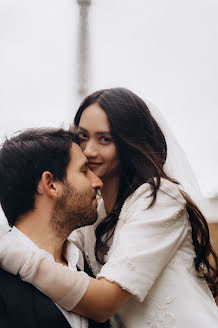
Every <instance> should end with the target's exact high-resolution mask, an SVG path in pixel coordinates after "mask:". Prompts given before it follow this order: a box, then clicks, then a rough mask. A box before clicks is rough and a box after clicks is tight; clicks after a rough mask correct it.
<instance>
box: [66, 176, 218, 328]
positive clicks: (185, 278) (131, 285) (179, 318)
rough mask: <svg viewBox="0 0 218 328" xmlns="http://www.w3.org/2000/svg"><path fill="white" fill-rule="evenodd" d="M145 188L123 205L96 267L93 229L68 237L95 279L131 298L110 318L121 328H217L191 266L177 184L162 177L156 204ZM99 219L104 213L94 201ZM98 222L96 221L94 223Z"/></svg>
mask: <svg viewBox="0 0 218 328" xmlns="http://www.w3.org/2000/svg"><path fill="white" fill-rule="evenodd" d="M150 193H151V188H150V185H149V184H147V183H146V184H143V185H142V186H140V187H139V188H138V189H137V190H136V191H135V192H134V193H133V194H132V195H131V196H129V198H128V199H127V200H126V202H125V203H124V205H123V208H122V210H121V213H120V218H119V221H118V223H117V226H116V229H115V233H114V236H113V241H112V242H111V247H110V250H109V252H108V254H107V256H106V258H105V260H106V263H105V264H104V265H103V266H101V265H99V264H98V263H97V262H96V259H95V255H94V246H95V227H96V224H95V225H94V226H87V227H83V228H80V229H77V230H76V231H74V232H73V233H72V234H71V235H70V237H69V238H70V239H71V240H72V241H73V242H74V243H75V244H76V245H77V246H78V247H79V248H80V249H81V251H82V252H83V254H84V256H85V257H86V259H87V261H88V263H89V265H90V267H91V269H92V270H93V272H94V274H96V275H97V277H98V278H100V277H105V278H106V279H107V280H110V281H113V282H116V283H117V284H119V285H120V286H121V287H122V288H124V289H126V290H128V291H129V292H130V293H131V294H132V295H133V296H132V297H131V298H130V299H129V301H128V302H127V303H126V304H125V305H124V306H123V307H122V308H121V309H120V311H119V312H118V313H117V315H116V316H115V320H116V322H117V326H119V327H126V328H136V327H137V328H217V327H218V309H217V307H216V304H215V301H214V299H213V296H212V294H211V292H210V290H209V288H208V285H207V283H206V281H205V280H204V279H203V278H199V277H197V272H196V270H195V267H194V258H195V256H196V255H195V251H194V247H193V243H192V229H191V225H190V222H189V220H188V214H187V211H186V208H185V200H184V198H183V196H182V195H181V193H180V192H179V189H178V187H177V185H175V184H173V183H171V182H169V181H167V180H164V179H162V182H161V186H160V190H159V191H158V192H157V200H156V202H155V204H154V205H153V206H152V207H151V208H149V209H147V207H148V205H149V204H150V201H151V197H149V195H150ZM98 213H99V220H101V219H102V218H103V217H104V216H105V215H106V213H105V209H104V204H103V201H102V200H99V207H98ZM99 220H98V221H99Z"/></svg>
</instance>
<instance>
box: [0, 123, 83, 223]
mask: <svg viewBox="0 0 218 328" xmlns="http://www.w3.org/2000/svg"><path fill="white" fill-rule="evenodd" d="M72 142H75V143H77V144H79V140H78V138H77V136H76V135H75V134H74V133H73V132H71V131H68V130H64V129H60V128H58V129H53V128H42V129H27V130H25V131H23V132H21V133H19V134H17V135H15V136H13V137H12V138H10V139H6V140H5V141H4V143H3V144H2V145H1V148H0V202H1V206H2V209H3V211H4V213H5V215H6V217H7V220H8V223H9V225H10V226H13V225H14V223H15V221H16V219H17V218H18V217H19V216H20V215H23V214H25V213H26V212H28V211H29V210H32V209H33V208H34V202H35V195H36V194H37V186H38V182H39V181H40V179H41V176H42V173H43V172H44V171H49V172H51V173H52V174H53V177H54V179H55V180H59V181H63V180H64V178H65V176H66V168H67V165H68V163H69V161H70V149H71V146H72Z"/></svg>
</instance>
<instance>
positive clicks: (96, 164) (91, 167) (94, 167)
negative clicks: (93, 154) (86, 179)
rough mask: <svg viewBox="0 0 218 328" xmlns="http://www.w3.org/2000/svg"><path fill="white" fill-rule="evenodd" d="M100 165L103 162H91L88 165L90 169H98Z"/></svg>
mask: <svg viewBox="0 0 218 328" xmlns="http://www.w3.org/2000/svg"><path fill="white" fill-rule="evenodd" d="M100 165H102V163H95V162H89V164H88V167H89V168H90V169H96V168H97V167H99V166H100Z"/></svg>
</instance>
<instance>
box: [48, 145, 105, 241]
mask: <svg viewBox="0 0 218 328" xmlns="http://www.w3.org/2000/svg"><path fill="white" fill-rule="evenodd" d="M102 185H103V183H102V181H101V180H100V179H99V178H98V177H97V176H96V175H95V174H94V173H93V172H92V171H91V170H90V169H89V168H88V162H87V159H86V157H85V156H84V154H83V153H82V151H81V149H80V147H79V146H78V145H77V144H75V143H73V145H72V148H71V151H70V162H69V164H68V166H67V170H66V179H65V180H64V181H63V182H62V183H61V193H60V195H59V197H58V198H57V201H56V204H55V207H54V209H53V213H52V220H51V224H52V227H53V229H55V231H56V232H57V233H58V235H59V236H60V237H61V236H63V235H69V234H70V233H71V231H72V230H74V229H77V228H79V227H82V226H86V225H90V224H93V223H94V222H95V221H96V220H97V200H96V194H97V191H98V189H100V188H101V187H102Z"/></svg>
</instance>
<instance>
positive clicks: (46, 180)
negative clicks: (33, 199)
mask: <svg viewBox="0 0 218 328" xmlns="http://www.w3.org/2000/svg"><path fill="white" fill-rule="evenodd" d="M37 191H38V193H39V194H47V195H48V196H50V197H52V198H53V199H57V183H56V182H55V181H54V177H53V174H52V173H51V172H49V171H45V172H43V173H42V177H41V180H40V181H39V184H38V188H37Z"/></svg>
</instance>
